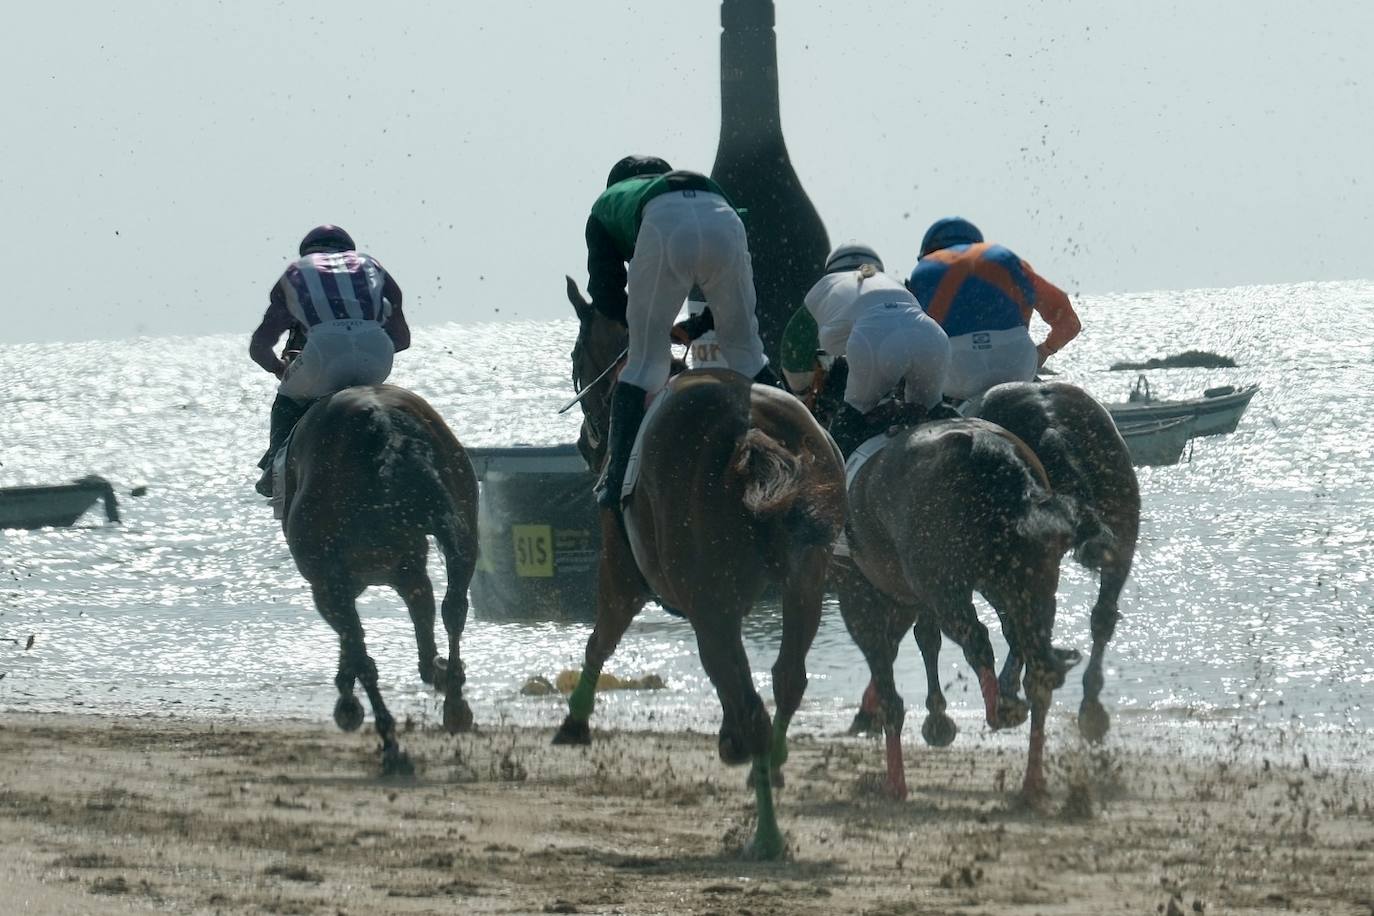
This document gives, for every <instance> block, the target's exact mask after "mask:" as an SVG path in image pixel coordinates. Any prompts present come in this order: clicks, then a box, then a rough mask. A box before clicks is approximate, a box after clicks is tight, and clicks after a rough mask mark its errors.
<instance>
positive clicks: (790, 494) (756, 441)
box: [730, 427, 804, 518]
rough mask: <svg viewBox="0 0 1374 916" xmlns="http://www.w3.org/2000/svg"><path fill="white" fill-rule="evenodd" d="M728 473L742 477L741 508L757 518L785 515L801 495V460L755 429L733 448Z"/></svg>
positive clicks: (779, 443)
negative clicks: (742, 499)
mask: <svg viewBox="0 0 1374 916" xmlns="http://www.w3.org/2000/svg"><path fill="white" fill-rule="evenodd" d="M730 470H731V471H733V472H734V473H735V474H737V475H739V476H741V477H743V478H744V480H745V484H744V508H745V509H748V510H749V512H750V514H752V515H754V516H757V517H758V518H768V517H770V516H774V515H778V514H779V513H782V512H786V511H787V510H788V509H790V508H792V506H793V505H795V504H796V502H797V497H798V496H800V495H801V492H802V486H801V485H802V479H803V476H804V475H803V469H802V463H801V459H799V458H798V457H797V456H796V455H794V454H792V453H791V452H789V451H788V450H787V449H786V448H784V447H783V445H782V443H781V442H779V441H778V440H777V439H774V438H773V437H772V436H770V435H768V434H767V433H766V432H764V431H763V430H761V429H759V428H758V427H750V429H749V431H748V432H747V433H745V434H744V438H743V439H741V440H740V441H739V444H738V445H736V446H735V451H734V454H733V455H731V456H730Z"/></svg>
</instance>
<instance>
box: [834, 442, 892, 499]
mask: <svg viewBox="0 0 1374 916" xmlns="http://www.w3.org/2000/svg"><path fill="white" fill-rule="evenodd" d="M891 441H892V439H891V437H889V436H888V435H887V433H885V432H883V433H878V435H876V436H874V437H873V438H872V439H868V440H867V441H865V442H864V443H863V445H860V446H859V447H858V448H856V449H854V452H853V453H852V454H851V455H850V456H849V458H848V460H846V461H845V463H844V488H845V490H848V489H849V488H850V487H852V486H854V478H856V477H858V476H859V469H860V468H862V467H863V466H864V465H865V464H867V463H868V459H870V458H872V457H873V456H874V455H876V454H878V453H879V452H881V451H882V450H883V448H884V447H885V446H886V445H887V444H888V443H889V442H891Z"/></svg>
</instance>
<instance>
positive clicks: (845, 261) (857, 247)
mask: <svg viewBox="0 0 1374 916" xmlns="http://www.w3.org/2000/svg"><path fill="white" fill-rule="evenodd" d="M864 264H872V265H873V266H874V267H876V268H877V269H878V270H879V271H880V272H881V271H882V269H883V259H882V258H880V257H878V252H876V251H874V250H873V249H872V248H870V247H868V246H867V245H865V244H864V243H863V242H856V241H855V240H854V239H850V240H849V241H847V242H845V243H844V244H843V245H841V246H840V247H839V248H836V249H835V250H834V251H832V252H830V257H828V258H826V259H825V272H826V273H828V274H831V273H835V272H836V271H841V270H857V269H858V268H859V267H861V266H862V265H864Z"/></svg>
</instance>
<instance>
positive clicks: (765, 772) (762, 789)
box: [749, 754, 783, 859]
mask: <svg viewBox="0 0 1374 916" xmlns="http://www.w3.org/2000/svg"><path fill="white" fill-rule="evenodd" d="M772 769H773V765H772V761H771V760H770V759H769V756H768V755H767V754H765V755H763V756H761V757H755V758H754V795H755V797H756V798H757V800H758V815H759V824H758V829H757V830H756V831H755V832H754V841H753V842H752V843H750V844H749V855H750V857H751V858H754V859H780V858H782V854H783V842H782V831H781V830H779V829H778V817H777V814H776V812H774V810H773V784H772V781H771V777H770V776H769V774H770V772H771V771H772Z"/></svg>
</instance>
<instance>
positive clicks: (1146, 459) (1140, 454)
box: [1117, 417, 1197, 467]
mask: <svg viewBox="0 0 1374 916" xmlns="http://www.w3.org/2000/svg"><path fill="white" fill-rule="evenodd" d="M1196 423H1197V418H1196V417H1174V418H1172V419H1169V420H1146V421H1145V422H1144V423H1124V424H1118V425H1117V431H1118V432H1120V433H1121V438H1122V439H1124V440H1125V441H1126V448H1127V450H1128V451H1130V453H1131V464H1133V465H1135V466H1136V467H1157V466H1160V465H1168V464H1178V460H1179V458H1181V457H1183V449H1184V448H1185V447H1186V446H1187V445H1188V440H1189V439H1190V438H1192V435H1193V427H1194V425H1195V424H1196Z"/></svg>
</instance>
